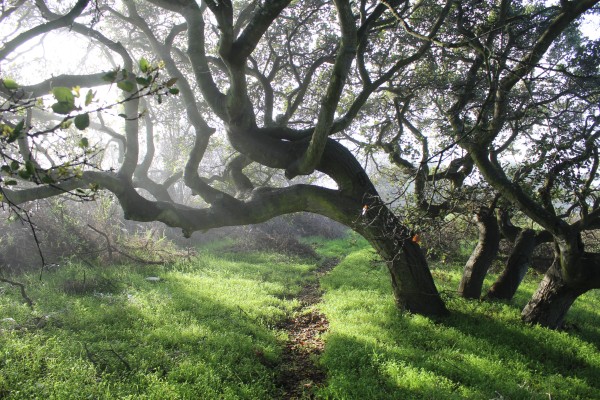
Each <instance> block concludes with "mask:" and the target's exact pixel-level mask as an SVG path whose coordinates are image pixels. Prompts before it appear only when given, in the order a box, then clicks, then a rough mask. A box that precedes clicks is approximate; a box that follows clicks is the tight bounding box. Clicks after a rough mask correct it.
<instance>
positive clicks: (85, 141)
mask: <svg viewBox="0 0 600 400" xmlns="http://www.w3.org/2000/svg"><path fill="white" fill-rule="evenodd" d="M89 146H90V142H89V140H88V138H86V137H82V138H81V140H80V141H79V147H82V148H84V149H85V148H86V147H89Z"/></svg>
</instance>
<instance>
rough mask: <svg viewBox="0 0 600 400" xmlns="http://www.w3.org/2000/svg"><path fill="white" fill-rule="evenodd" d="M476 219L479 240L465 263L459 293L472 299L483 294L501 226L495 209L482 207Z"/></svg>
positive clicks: (497, 245)
mask: <svg viewBox="0 0 600 400" xmlns="http://www.w3.org/2000/svg"><path fill="white" fill-rule="evenodd" d="M476 221H477V228H478V229H479V242H478V243H477V246H476V247H475V250H473V253H472V254H471V257H470V258H469V260H468V261H467V264H466V265H465V270H464V272H463V276H462V279H461V281H460V285H459V287H458V293H459V294H460V295H461V296H462V297H465V298H470V299H478V298H479V296H481V288H482V287H483V280H484V279H485V275H486V274H487V271H488V269H489V267H490V265H491V264H492V261H494V259H495V258H496V255H497V254H498V248H499V246H500V228H499V227H498V221H497V220H496V216H495V215H494V213H493V211H492V210H490V209H489V208H486V207H482V208H481V209H480V210H479V212H478V213H477V215H476Z"/></svg>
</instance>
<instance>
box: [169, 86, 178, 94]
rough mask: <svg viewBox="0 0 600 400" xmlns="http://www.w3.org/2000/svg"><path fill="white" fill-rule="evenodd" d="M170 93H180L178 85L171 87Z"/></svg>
mask: <svg viewBox="0 0 600 400" xmlns="http://www.w3.org/2000/svg"><path fill="white" fill-rule="evenodd" d="M169 93H171V94H179V89H177V88H176V87H172V88H170V89H169Z"/></svg>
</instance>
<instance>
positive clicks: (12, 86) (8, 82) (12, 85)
mask: <svg viewBox="0 0 600 400" xmlns="http://www.w3.org/2000/svg"><path fill="white" fill-rule="evenodd" d="M2 84H3V85H4V87H5V88H7V89H8V90H16V89H18V88H19V85H18V84H17V82H15V80H14V79H10V78H4V79H2Z"/></svg>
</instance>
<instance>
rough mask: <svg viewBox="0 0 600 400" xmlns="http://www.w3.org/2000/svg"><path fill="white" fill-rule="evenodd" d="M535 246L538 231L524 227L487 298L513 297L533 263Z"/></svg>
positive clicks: (508, 298) (503, 298)
mask: <svg viewBox="0 0 600 400" xmlns="http://www.w3.org/2000/svg"><path fill="white" fill-rule="evenodd" d="M535 246H536V233H535V231H534V230H533V229H524V230H522V231H521V232H520V233H519V234H518V236H517V238H516V240H515V244H514V246H513V248H512V251H511V253H510V256H509V257H508V260H507V261H506V267H505V268H504V271H502V274H501V275H500V276H499V277H498V279H497V280H496V282H494V284H493V285H492V287H491V288H490V290H489V291H488V293H487V295H486V297H487V298H490V299H501V300H510V299H512V298H513V296H514V295H515V293H516V292H517V289H518V288H519V285H520V284H521V282H522V281H523V278H524V277H525V274H526V273H527V269H528V268H529V265H531V255H532V254H533V250H534V249H535Z"/></svg>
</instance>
